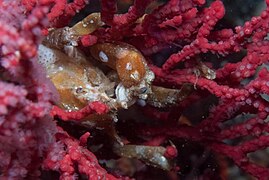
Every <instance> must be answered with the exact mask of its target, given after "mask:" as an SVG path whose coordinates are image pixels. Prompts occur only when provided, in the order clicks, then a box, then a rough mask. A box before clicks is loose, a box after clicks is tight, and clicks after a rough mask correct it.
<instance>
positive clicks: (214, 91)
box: [0, 0, 269, 179]
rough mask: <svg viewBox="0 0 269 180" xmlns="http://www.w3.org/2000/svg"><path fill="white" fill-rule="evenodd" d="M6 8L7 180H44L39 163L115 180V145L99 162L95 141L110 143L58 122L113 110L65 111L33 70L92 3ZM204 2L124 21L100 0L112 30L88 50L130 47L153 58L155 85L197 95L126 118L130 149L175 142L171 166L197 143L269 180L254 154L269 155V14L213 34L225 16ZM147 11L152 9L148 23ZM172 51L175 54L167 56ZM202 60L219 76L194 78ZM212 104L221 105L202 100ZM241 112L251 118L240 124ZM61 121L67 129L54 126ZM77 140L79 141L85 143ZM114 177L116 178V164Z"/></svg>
mask: <svg viewBox="0 0 269 180" xmlns="http://www.w3.org/2000/svg"><path fill="white" fill-rule="evenodd" d="M0 2H1V4H0V12H1V14H0V44H1V61H0V63H1V67H0V71H1V75H0V80H1V82H0V89H1V92H0V132H1V133H0V141H1V144H0V160H1V161H0V169H1V171H0V172H1V175H2V176H5V177H11V178H26V177H30V176H35V177H37V176H39V175H40V172H39V171H38V170H39V167H41V165H42V168H43V170H49V171H58V172H59V173H60V178H61V179H71V178H76V177H77V176H83V175H85V176H87V177H88V178H90V179H100V178H107V179H115V177H114V176H112V175H110V174H108V173H107V171H106V170H105V169H104V168H103V167H101V166H100V165H99V163H98V160H97V158H96V156H98V157H101V158H103V159H105V160H103V161H104V162H105V163H107V164H110V163H108V162H107V161H108V160H109V159H111V158H115V155H114V156H112V157H111V156H110V154H112V153H110V151H111V149H113V147H109V148H110V149H109V150H107V149H106V150H104V152H105V153H107V154H105V155H104V154H102V153H99V151H95V153H96V156H95V155H94V154H93V153H91V152H90V151H89V150H88V149H87V148H86V147H85V145H86V144H87V141H88V140H89V141H90V139H91V141H94V140H96V141H97V144H98V145H99V146H100V145H101V146H106V145H109V143H106V139H105V138H102V136H100V137H98V136H97V135H94V133H96V132H97V131H96V130H93V132H94V133H92V132H91V133H85V134H84V135H83V136H81V135H82V134H81V132H76V133H77V134H76V133H73V134H74V135H73V134H72V131H70V135H69V134H67V133H66V132H65V130H66V131H67V130H68V128H66V127H65V125H62V124H61V123H62V120H64V121H68V122H70V121H71V120H77V121H80V120H82V119H83V118H85V117H86V116H88V115H89V114H92V113H97V114H102V113H106V112H108V108H107V107H106V105H104V104H102V103H99V102H93V103H90V104H89V105H88V106H86V107H85V108H83V109H81V110H80V111H78V112H64V111H63V110H61V109H60V108H58V107H56V106H55V107H53V106H52V105H53V104H54V102H55V101H57V93H56V91H55V89H54V86H53V85H52V84H51V82H50V81H48V80H47V79H46V78H45V73H44V72H43V70H42V67H40V66H39V64H38V63H37V62H36V55H37V47H38V45H39V44H40V42H41V40H42V30H44V29H46V28H48V27H62V26H65V25H67V24H68V23H69V21H70V19H71V18H72V17H73V16H74V15H75V14H76V12H78V11H80V10H82V8H84V6H85V5H86V1H84V0H75V1H73V2H72V3H68V1H66V0H40V1H37V0H31V1H27V0H23V1H12V2H9V1H0ZM154 3H155V4H154ZM205 3H206V2H205V1H204V0H181V1H179V0H170V1H168V2H165V3H164V4H158V3H156V2H155V1H153V0H135V1H134V4H133V5H132V6H131V7H130V8H129V10H128V12H126V13H125V14H117V13H118V11H117V1H114V0H113V1H105V0H102V1H101V10H100V11H101V17H102V20H103V21H104V23H105V24H106V26H103V27H100V28H99V29H97V30H96V31H95V32H93V33H92V34H89V35H86V36H84V37H82V39H81V42H82V45H83V46H91V45H93V44H94V43H96V42H106V41H123V42H126V43H130V44H132V45H134V46H136V47H137V48H138V49H139V50H140V51H141V52H142V53H143V55H144V56H145V58H146V59H147V61H148V63H149V64H150V67H151V70H152V71H153V72H154V73H155V76H156V79H155V82H154V83H155V84H156V85H163V86H166V87H173V88H181V87H182V86H183V85H184V84H192V85H193V87H194V88H193V93H192V94H191V95H190V96H189V97H188V98H186V99H185V100H183V101H182V102H181V103H180V104H179V105H178V107H175V108H164V109H158V108H154V107H150V106H146V107H143V109H142V111H141V112H143V118H141V119H142V120H141V119H139V117H129V116H128V115H123V116H122V117H120V119H119V122H118V124H117V126H116V128H117V130H118V131H120V134H121V135H122V136H123V137H124V138H126V142H127V141H129V142H130V143H141V141H145V142H144V144H147V145H151V146H159V145H162V144H163V145H165V146H167V143H168V142H169V140H171V139H172V141H173V143H174V144H175V146H174V145H172V146H167V148H166V152H165V156H166V157H169V158H180V156H184V152H183V151H181V150H179V149H180V147H181V146H182V145H184V143H182V140H185V141H188V142H195V143H197V144H199V145H202V146H204V147H205V149H207V151H209V150H210V151H212V152H214V153H216V154H222V155H224V156H226V157H228V158H229V159H231V160H232V161H233V162H234V163H235V164H236V165H237V166H238V167H240V168H241V169H242V170H244V171H245V172H246V173H248V174H250V175H252V176H254V177H256V178H259V179H266V178H267V177H268V176H269V169H268V168H267V167H265V166H261V165H260V164H259V163H258V162H255V161H253V160H252V159H251V158H250V156H249V155H250V153H252V152H255V151H258V150H262V149H265V148H267V147H269V136H268V132H269V126H268V120H267V116H268V113H269V102H268V99H267V98H265V97H264V96H265V95H269V84H268V82H269V75H268V74H269V72H268V70H267V69H266V68H260V67H261V66H262V65H266V64H267V63H268V59H269V54H268V52H269V51H268V45H269V41H268V39H267V37H266V36H267V34H268V32H269V14H268V12H269V2H268V1H266V3H267V7H266V9H265V10H264V11H263V12H262V13H261V15H260V16H257V17H253V18H252V19H251V20H249V21H247V22H245V24H244V25H243V26H238V27H236V28H235V29H220V28H219V27H216V26H217V23H218V22H219V21H220V19H222V18H223V17H224V15H225V8H224V5H223V3H222V2H221V1H220V0H215V1H214V2H213V3H211V4H210V5H209V7H206V5H205ZM149 6H153V7H154V8H153V9H152V10H151V11H147V12H149V14H147V15H145V16H144V17H142V16H143V15H144V14H145V12H146V10H147V8H148V7H149ZM48 20H49V21H48ZM170 47H173V48H172V51H173V52H174V53H171V52H167V49H169V48H170ZM209 52H210V53H212V54H217V55H220V56H222V57H221V58H218V57H216V56H213V55H212V54H211V55H210V58H212V59H214V60H211V61H210V62H207V60H206V58H205V56H204V54H207V55H208V54H209ZM242 52H245V54H243V53H242ZM162 53H165V54H166V55H168V58H167V59H166V60H165V62H164V64H163V65H162V67H161V68H160V67H158V66H157V65H156V64H158V65H159V64H160V62H157V60H155V58H156V56H158V57H159V56H160V54H162ZM234 53H239V54H241V55H242V54H243V55H244V57H243V58H242V59H241V60H237V61H236V62H229V61H228V60H227V59H225V57H226V56H227V55H231V54H234ZM223 59H225V60H223ZM222 60H223V61H222ZM200 61H202V62H203V61H204V62H205V64H208V65H209V66H210V67H214V68H212V69H214V71H215V72H216V78H208V77H206V76H203V75H202V74H201V72H200V71H199V70H198V71H199V72H200V74H199V73H196V72H197V69H199V67H198V66H199V65H197V64H198V63H197V62H200ZM205 97H207V98H209V99H210V98H211V99H214V100H215V102H214V103H212V102H205ZM199 103H200V105H201V104H203V103H205V106H206V105H208V104H209V105H208V106H210V107H208V108H206V110H204V109H203V108H200V109H199V112H197V114H198V115H196V116H194V117H192V115H193V114H195V113H192V111H193V109H194V106H195V105H197V104H199ZM130 112H132V110H131V111H130ZM242 114H249V116H247V117H246V119H243V118H241V120H240V121H237V120H235V119H236V117H239V116H242ZM52 116H54V117H52ZM137 116H139V115H138V114H137ZM185 116H186V117H187V118H186V117H185ZM53 118H54V119H53ZM128 118H129V120H128V121H127V119H128ZM56 119H57V120H58V123H59V125H58V126H62V128H63V129H62V128H60V127H58V128H57V125H56V124H55V121H54V120H56ZM59 119H60V120H59ZM145 119H146V120H145ZM242 119H243V120H242ZM182 120H184V121H185V122H181V121H182ZM178 121H179V122H178ZM227 124H228V125H227ZM74 127H76V126H75V125H74ZM129 128H130V129H131V128H133V129H134V134H135V135H134V136H132V135H130V134H129ZM74 129H75V128H74ZM126 129H128V130H127V131H128V132H126ZM76 130H77V131H79V130H80V128H77V129H76ZM83 133H84V132H83ZM71 134H72V135H71ZM78 134H79V136H78ZM90 134H91V135H92V134H93V138H90ZM73 136H74V137H73ZM75 137H77V138H78V137H81V138H80V141H79V140H77V139H76V138H75ZM124 138H123V139H124ZM100 139H101V140H100ZM127 139H128V140H127ZM141 139H142V140H141ZM98 140H100V141H101V143H100V142H98ZM94 143H96V142H94ZM142 143H143V142H142ZM99 146H98V147H99ZM95 148H96V147H95ZM105 148H106V147H105ZM93 149H94V148H93ZM100 152H103V151H101V150H100ZM178 152H179V153H178ZM181 154H183V155H181ZM186 154H188V153H186ZM217 159H218V158H216V161H217ZM201 161H202V160H201ZM105 163H104V164H105ZM177 163H178V162H177ZM180 163H181V162H180ZM180 163H178V164H180ZM218 163H219V162H218ZM178 164H177V165H178ZM198 164H199V163H198ZM193 166H194V167H195V165H193ZM107 169H108V170H110V171H114V170H115V169H113V168H109V165H107ZM175 169H176V168H174V169H173V170H174V171H175ZM147 170H148V169H147ZM176 170H178V169H176ZM180 170H181V169H180ZM137 171H138V172H139V170H137ZM149 171H150V169H149ZM156 171H157V170H156ZM141 172H142V175H141V174H139V173H141ZM139 173H138V175H137V177H142V178H145V177H147V175H148V174H147V173H145V172H144V173H143V170H140V172H139ZM173 173H174V172H172V171H171V172H170V173H169V174H168V175H166V177H168V176H169V177H170V178H172V176H177V175H176V173H174V174H173ZM113 174H114V175H115V176H116V175H117V176H118V175H119V174H120V173H118V172H117V170H115V172H113ZM209 174H210V173H208V172H207V171H206V170H201V172H200V175H201V177H202V176H210V175H209ZM119 177H120V176H119Z"/></svg>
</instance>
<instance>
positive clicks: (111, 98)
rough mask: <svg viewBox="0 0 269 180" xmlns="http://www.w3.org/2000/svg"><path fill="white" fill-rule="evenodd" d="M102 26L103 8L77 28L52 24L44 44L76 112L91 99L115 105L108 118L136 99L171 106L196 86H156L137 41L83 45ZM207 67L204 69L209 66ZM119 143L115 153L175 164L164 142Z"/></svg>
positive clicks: (65, 102)
mask: <svg viewBox="0 0 269 180" xmlns="http://www.w3.org/2000/svg"><path fill="white" fill-rule="evenodd" d="M101 26H104V23H103V22H102V21H101V17H100V13H93V14H90V15H89V16H87V17H86V18H84V19H83V20H82V21H80V22H78V23H77V24H75V25H74V26H73V27H64V28H59V29H51V30H50V31H49V34H48V36H47V37H46V38H45V39H44V41H43V42H42V44H41V45H40V46H39V62H40V64H42V65H43V66H44V67H45V68H46V71H47V76H48V78H49V79H50V80H51V81H52V82H53V84H54V85H55V87H56V89H57V91H58V93H59V95H60V101H59V102H58V106H59V107H61V108H63V109H65V110H67V111H76V110H79V109H81V108H83V107H84V106H86V105H87V104H88V103H89V102H93V101H99V102H103V103H104V104H106V105H107V106H108V107H109V109H110V113H109V114H108V115H107V116H106V117H108V118H110V119H114V120H116V118H115V117H116V112H117V110H118V109H121V108H124V109H127V108H128V107H130V106H131V105H133V104H134V103H135V102H137V103H138V104H140V105H141V106H144V105H146V103H148V104H150V105H152V106H155V107H160V108H161V107H166V106H169V105H174V104H176V103H177V102H179V101H181V100H182V99H184V98H185V97H187V96H188V94H189V93H190V92H191V91H192V90H193V88H192V86H190V85H186V86H183V87H182V88H181V89H180V90H175V89H168V88H163V87H157V86H154V85H152V82H153V80H154V73H153V72H152V71H151V70H150V68H149V67H148V65H147V62H146V60H145V58H144V57H143V55H142V54H141V53H140V52H139V51H138V50H137V49H136V48H135V47H133V46H132V45H129V44H126V43H122V42H104V43H97V44H94V45H92V46H90V47H87V48H86V49H85V48H83V50H82V49H80V48H79V46H78V42H79V41H78V40H79V38H80V37H81V36H83V35H88V34H90V33H92V32H93V31H95V30H96V29H97V28H98V27H101ZM85 51H87V52H86V53H85ZM86 54H89V55H86ZM96 60H97V61H96ZM98 61H99V62H98ZM100 62H102V63H100ZM205 67H206V66H205ZM205 67H204V66H203V70H204V71H207V70H208V69H207V68H205ZM201 72H203V71H201ZM93 119H96V117H95V118H94V117H89V118H87V119H86V120H85V121H84V123H85V124H90V123H92V121H94V120H93ZM96 126H100V124H98V123H97V124H96ZM112 134H113V136H114V137H116V141H115V142H120V138H119V137H118V136H117V135H116V132H115V129H114V127H113V128H112ZM116 144H117V145H115V148H114V149H115V150H114V152H116V153H117V154H119V155H120V156H125V157H136V158H138V159H142V160H144V161H145V162H147V163H148V164H151V165H153V166H157V167H160V168H163V169H170V168H171V164H170V163H169V162H168V160H167V158H166V157H165V156H164V154H165V148H163V147H150V146H139V147H137V146H134V145H123V144H121V143H116ZM120 144H121V145H120ZM142 151H143V152H142Z"/></svg>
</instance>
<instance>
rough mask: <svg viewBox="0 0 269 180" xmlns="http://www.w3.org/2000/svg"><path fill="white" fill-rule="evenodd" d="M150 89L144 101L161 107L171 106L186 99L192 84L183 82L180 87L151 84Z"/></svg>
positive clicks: (191, 89)
mask: <svg viewBox="0 0 269 180" xmlns="http://www.w3.org/2000/svg"><path fill="white" fill-rule="evenodd" d="M151 90H152V92H151V93H150V94H149V96H148V98H147V101H146V102H147V103H148V104H150V105H152V106H154V107H158V108H163V107H169V106H173V105H175V104H177V103H179V102H180V101H183V100H184V99H186V98H187V97H188V96H189V95H190V94H191V92H192V91H193V85H191V84H184V85H183V86H182V88H181V89H170V88H164V87H159V86H151Z"/></svg>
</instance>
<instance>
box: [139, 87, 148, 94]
mask: <svg viewBox="0 0 269 180" xmlns="http://www.w3.org/2000/svg"><path fill="white" fill-rule="evenodd" d="M147 90H148V88H147V87H142V88H140V89H139V94H144V93H146V92H147Z"/></svg>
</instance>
